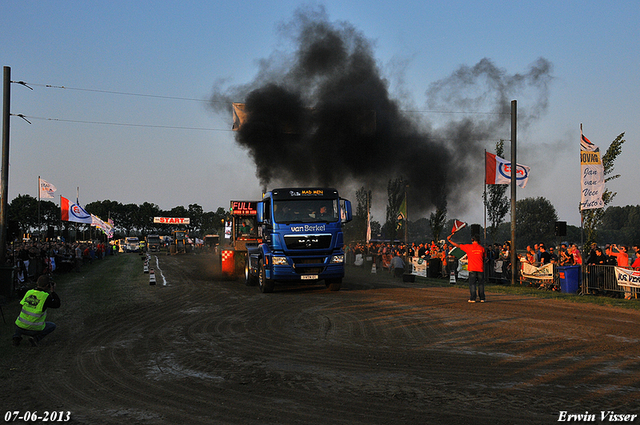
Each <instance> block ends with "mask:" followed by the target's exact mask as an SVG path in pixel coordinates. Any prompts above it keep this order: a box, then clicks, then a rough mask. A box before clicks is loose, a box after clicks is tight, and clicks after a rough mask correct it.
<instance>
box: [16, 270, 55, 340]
mask: <svg viewBox="0 0 640 425" xmlns="http://www.w3.org/2000/svg"><path fill="white" fill-rule="evenodd" d="M20 304H21V305H22V310H21V311H20V315H19V316H18V318H17V319H16V331H15V333H14V334H13V345H15V346H18V345H20V341H22V335H26V336H28V337H29V343H31V345H32V346H33V347H37V346H38V342H39V341H40V340H41V339H42V338H44V337H45V336H47V335H48V334H50V333H51V332H53V331H54V330H55V329H56V324H55V323H53V322H47V321H46V319H47V309H48V308H58V307H60V297H58V294H56V292H55V283H54V282H53V281H51V280H49V276H47V275H43V276H40V277H39V278H38V282H37V287H36V288H35V289H31V290H29V291H27V293H26V294H25V295H24V298H22V301H20Z"/></svg>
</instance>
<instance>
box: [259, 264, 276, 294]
mask: <svg viewBox="0 0 640 425" xmlns="http://www.w3.org/2000/svg"><path fill="white" fill-rule="evenodd" d="M273 285H274V284H273V280H271V279H267V273H266V271H265V270H264V264H263V263H262V260H258V286H259V287H260V292H262V293H264V294H266V293H269V292H273Z"/></svg>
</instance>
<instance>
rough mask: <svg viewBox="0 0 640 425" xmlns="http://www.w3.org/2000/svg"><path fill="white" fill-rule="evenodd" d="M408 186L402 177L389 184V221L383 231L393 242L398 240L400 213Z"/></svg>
mask: <svg viewBox="0 0 640 425" xmlns="http://www.w3.org/2000/svg"><path fill="white" fill-rule="evenodd" d="M406 186H407V182H406V181H405V180H404V179H403V178H402V177H398V178H397V179H395V180H389V183H388V184H387V196H388V203H387V221H386V223H385V224H384V226H383V227H382V230H383V233H384V234H385V237H387V238H388V239H390V240H392V241H393V240H394V239H397V238H398V234H399V230H400V229H399V226H398V212H399V211H400V206H401V205H402V201H403V200H404V196H405V189H406Z"/></svg>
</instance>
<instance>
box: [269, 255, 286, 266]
mask: <svg viewBox="0 0 640 425" xmlns="http://www.w3.org/2000/svg"><path fill="white" fill-rule="evenodd" d="M271 261H272V264H273V265H274V266H286V265H287V264H288V263H287V257H271Z"/></svg>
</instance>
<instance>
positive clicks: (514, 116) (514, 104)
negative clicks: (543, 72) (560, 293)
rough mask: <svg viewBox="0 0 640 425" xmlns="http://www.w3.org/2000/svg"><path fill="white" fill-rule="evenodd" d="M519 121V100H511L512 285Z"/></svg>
mask: <svg viewBox="0 0 640 425" xmlns="http://www.w3.org/2000/svg"><path fill="white" fill-rule="evenodd" d="M517 123H518V101H516V100H512V101H511V252H510V254H511V285H515V284H516V273H518V269H517V266H518V263H517V259H518V256H517V255H516V175H517V174H516V168H517V166H518V161H517V158H516V127H517Z"/></svg>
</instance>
